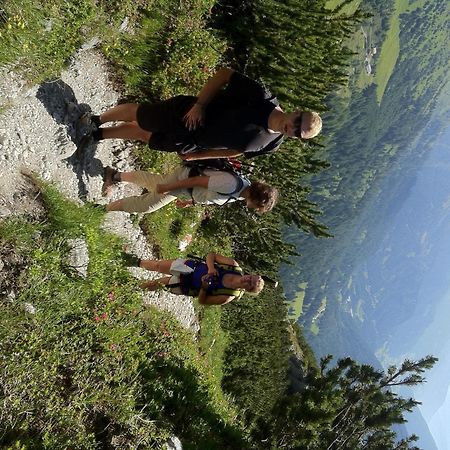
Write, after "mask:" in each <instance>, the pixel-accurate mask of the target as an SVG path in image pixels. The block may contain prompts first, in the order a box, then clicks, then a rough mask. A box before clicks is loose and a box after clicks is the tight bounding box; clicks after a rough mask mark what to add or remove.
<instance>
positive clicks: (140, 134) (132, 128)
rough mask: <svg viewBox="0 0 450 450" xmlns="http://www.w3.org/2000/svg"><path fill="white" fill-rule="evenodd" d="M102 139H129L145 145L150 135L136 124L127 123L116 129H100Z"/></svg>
mask: <svg viewBox="0 0 450 450" xmlns="http://www.w3.org/2000/svg"><path fill="white" fill-rule="evenodd" d="M101 132H102V137H103V139H130V140H136V141H142V142H145V143H146V144H147V143H148V141H149V140H150V137H151V135H152V133H150V131H146V130H144V129H142V128H141V127H140V126H139V125H138V124H137V123H136V122H128V123H122V124H120V125H117V126H116V127H106V128H101Z"/></svg>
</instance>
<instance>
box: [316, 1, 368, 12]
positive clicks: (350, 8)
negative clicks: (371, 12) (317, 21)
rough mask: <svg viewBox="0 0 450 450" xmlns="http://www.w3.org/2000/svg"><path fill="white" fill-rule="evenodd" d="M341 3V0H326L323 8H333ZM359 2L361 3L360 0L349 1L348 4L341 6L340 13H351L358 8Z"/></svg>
mask: <svg viewBox="0 0 450 450" xmlns="http://www.w3.org/2000/svg"><path fill="white" fill-rule="evenodd" d="M342 3H343V0H328V1H327V2H326V4H325V8H327V9H335V8H337V7H338V6H339V5H341V4H342ZM360 4H361V0H353V2H350V3H349V4H347V5H345V6H344V7H343V8H342V10H341V14H344V15H350V14H353V13H354V12H355V11H356V10H357V9H358V7H359V5H360Z"/></svg>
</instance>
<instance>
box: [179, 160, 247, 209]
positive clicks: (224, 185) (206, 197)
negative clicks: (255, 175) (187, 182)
mask: <svg viewBox="0 0 450 450" xmlns="http://www.w3.org/2000/svg"><path fill="white" fill-rule="evenodd" d="M188 174H189V169H187V172H186V177H187V175H188ZM183 175H184V173H183ZM204 175H206V176H208V177H209V181H208V189H205V188H202V187H195V188H194V189H193V190H192V197H191V194H190V193H189V191H188V190H187V189H180V190H177V191H176V193H175V192H172V195H176V196H177V197H183V198H186V199H190V198H193V199H194V201H195V203H201V204H204V205H210V204H215V205H223V204H225V203H227V202H234V201H236V200H242V197H241V196H240V194H241V192H242V191H243V190H244V189H245V188H247V187H249V186H250V182H248V181H247V180H243V181H244V184H243V186H242V188H241V189H239V191H237V192H235V191H236V189H237V188H238V186H239V183H240V182H239V180H238V179H237V178H236V177H235V176H234V175H233V174H231V173H229V172H222V171H220V170H212V169H206V170H205V171H204ZM229 194H231V195H232V198H231V199H230V195H229Z"/></svg>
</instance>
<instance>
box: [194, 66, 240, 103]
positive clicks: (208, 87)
mask: <svg viewBox="0 0 450 450" xmlns="http://www.w3.org/2000/svg"><path fill="white" fill-rule="evenodd" d="M233 73H234V70H233V69H228V68H227V67H222V68H221V69H219V70H218V71H217V72H216V73H215V74H214V75H213V76H212V77H211V78H210V79H209V80H208V81H207V83H206V84H205V85H204V86H203V88H202V90H201V91H200V92H199V93H198V95H197V104H200V105H202V106H203V107H205V106H206V105H208V104H209V103H210V102H211V100H212V99H213V98H214V97H215V96H216V95H217V93H218V92H219V90H220V88H221V87H222V86H225V85H226V84H228V82H229V81H230V78H231V75H233Z"/></svg>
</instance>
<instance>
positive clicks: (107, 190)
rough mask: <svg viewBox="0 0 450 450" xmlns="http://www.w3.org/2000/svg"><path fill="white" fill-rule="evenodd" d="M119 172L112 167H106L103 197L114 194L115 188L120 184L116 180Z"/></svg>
mask: <svg viewBox="0 0 450 450" xmlns="http://www.w3.org/2000/svg"><path fill="white" fill-rule="evenodd" d="M116 173H117V170H115V169H113V168H112V167H109V166H108V167H105V170H104V172H103V186H102V196H103V197H108V196H109V195H111V193H112V189H113V186H114V185H115V184H117V183H118V182H117V181H116V180H115V179H114V176H115V175H116Z"/></svg>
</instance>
